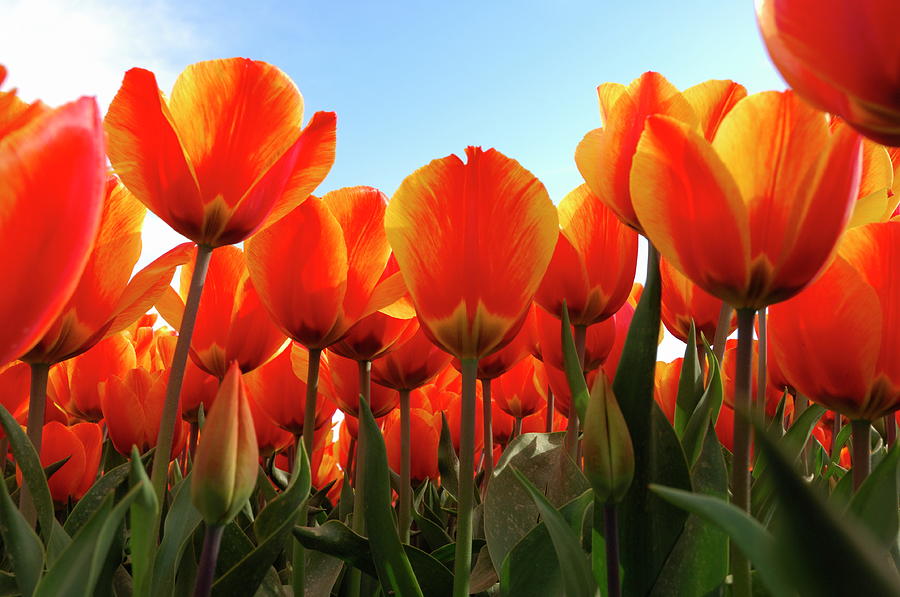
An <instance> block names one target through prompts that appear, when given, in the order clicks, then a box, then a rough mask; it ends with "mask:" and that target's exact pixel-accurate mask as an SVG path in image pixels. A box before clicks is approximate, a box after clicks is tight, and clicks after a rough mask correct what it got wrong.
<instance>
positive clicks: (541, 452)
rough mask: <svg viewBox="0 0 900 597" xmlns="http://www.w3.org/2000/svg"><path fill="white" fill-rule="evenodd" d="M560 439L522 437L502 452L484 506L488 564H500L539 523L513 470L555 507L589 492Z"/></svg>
mask: <svg viewBox="0 0 900 597" xmlns="http://www.w3.org/2000/svg"><path fill="white" fill-rule="evenodd" d="M564 436H565V434H564V432H561V431H560V432H555V433H524V434H522V435H520V436H518V437H517V438H515V439H514V440H512V441H511V442H510V444H509V446H507V448H506V450H504V451H503V456H501V457H500V461H499V462H498V463H497V468H496V469H495V471H494V478H493V479H492V480H491V484H490V485H489V486H488V492H487V496H485V501H484V533H485V539H487V545H488V549H489V550H490V552H491V561H493V562H495V563H496V562H503V560H504V559H506V554H508V553H509V551H510V550H511V549H512V548H513V547H514V546H515V545H516V544H517V543H518V542H519V541H521V540H522V538H523V537H525V535H527V534H528V532H529V531H530V530H531V529H533V528H534V527H535V525H536V524H537V521H538V515H539V511H538V508H537V506H536V505H535V503H534V500H532V499H531V497H530V496H529V495H528V492H527V491H526V490H525V488H524V487H522V485H521V484H520V483H519V482H518V480H517V479H516V476H515V475H514V474H513V472H512V470H511V467H512V466H515V467H516V468H517V469H519V470H520V471H521V472H522V473H523V474H524V475H525V476H526V477H527V478H528V479H529V480H530V481H531V482H532V483H534V484H535V485H536V486H537V487H538V488H540V489H541V490H542V491H544V492H545V493H546V495H548V496H549V499H550V502H551V503H552V504H553V505H554V506H557V507H558V506H562V505H563V504H565V503H566V502H569V501H570V500H572V499H573V498H575V497H578V496H579V495H581V494H583V493H584V492H585V491H587V490H588V489H590V484H589V483H588V481H587V479H586V478H585V476H584V474H583V473H582V472H581V470H580V469H579V468H578V466H577V465H576V464H575V462H574V461H573V460H572V459H571V457H569V455H568V454H567V453H566V449H565V447H564V445H563V442H564Z"/></svg>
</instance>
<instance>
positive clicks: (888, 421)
mask: <svg viewBox="0 0 900 597" xmlns="http://www.w3.org/2000/svg"><path fill="white" fill-rule="evenodd" d="M896 441H897V419H896V415H895V414H894V413H891V414H889V415H884V442H885V443H886V444H887V447H888V450H890V449H891V448H893V447H894V443H895V442H896Z"/></svg>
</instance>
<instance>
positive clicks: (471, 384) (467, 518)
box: [453, 358, 478, 597]
mask: <svg viewBox="0 0 900 597" xmlns="http://www.w3.org/2000/svg"><path fill="white" fill-rule="evenodd" d="M461 361H462V416H461V418H462V421H461V429H460V440H459V506H458V508H457V523H456V554H455V559H454V563H453V597H468V595H469V574H470V571H471V567H472V502H473V500H474V497H475V496H474V489H475V488H474V485H475V463H474V460H475V383H476V379H477V378H476V376H477V375H478V359H472V358H469V359H461Z"/></svg>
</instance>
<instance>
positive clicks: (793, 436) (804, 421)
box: [753, 404, 826, 479]
mask: <svg viewBox="0 0 900 597" xmlns="http://www.w3.org/2000/svg"><path fill="white" fill-rule="evenodd" d="M825 410H826V409H825V407H824V406H820V405H818V404H810V405H809V406H808V407H807V408H806V410H804V411H803V414H802V415H800V416H799V417H797V420H796V421H794V424H793V425H791V428H790V429H788V431H787V433H785V434H784V437H783V438H781V440H780V441H779V444H780V445H781V446H782V448H783V449H784V450H785V454H786V455H787V457H788V458H789V460H790V462H794V461H795V460H796V459H797V458H798V457H799V456H800V452H802V451H803V446H805V445H806V442H807V441H808V440H809V436H810V435H811V434H812V430H813V429H814V428H815V426H816V423H818V422H819V419H821V418H822V415H824V414H825ZM765 471H766V459H765V458H764V457H763V455H762V454H759V455H757V457H756V464H755V465H754V466H753V478H754V479H758V478H760V477H762V475H763V473H764V472H765Z"/></svg>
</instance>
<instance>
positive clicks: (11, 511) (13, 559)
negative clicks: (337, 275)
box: [0, 483, 44, 596]
mask: <svg viewBox="0 0 900 597" xmlns="http://www.w3.org/2000/svg"><path fill="white" fill-rule="evenodd" d="M2 485H3V488H2V490H0V536H2V537H3V546H4V550H5V552H6V556H7V557H8V558H9V560H10V563H11V564H12V570H13V572H14V573H15V582H16V586H17V587H18V589H19V591H20V592H21V594H22V595H25V596H30V595H31V594H32V593H33V592H34V588H35V587H36V586H37V584H38V580H40V578H41V573H42V572H43V571H44V546H43V544H41V540H40V539H39V538H38V536H37V534H36V533H35V532H34V529H32V528H31V525H30V524H28V522H27V521H26V520H25V517H24V516H22V513H21V512H20V511H19V509H18V508H16V505H15V504H14V503H13V501H12V498H10V497H9V491H8V490H7V488H6V483H3V484H2Z"/></svg>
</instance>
